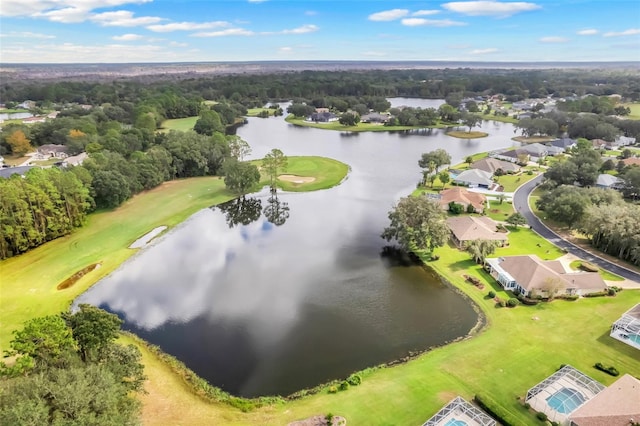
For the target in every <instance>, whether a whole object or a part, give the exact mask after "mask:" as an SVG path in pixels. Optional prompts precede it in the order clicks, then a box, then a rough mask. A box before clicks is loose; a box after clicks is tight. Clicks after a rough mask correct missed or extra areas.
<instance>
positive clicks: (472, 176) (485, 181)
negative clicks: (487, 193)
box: [453, 169, 493, 188]
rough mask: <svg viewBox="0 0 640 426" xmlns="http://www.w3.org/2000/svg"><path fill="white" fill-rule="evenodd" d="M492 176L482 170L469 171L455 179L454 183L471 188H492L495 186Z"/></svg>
mask: <svg viewBox="0 0 640 426" xmlns="http://www.w3.org/2000/svg"><path fill="white" fill-rule="evenodd" d="M491 177H492V174H491V173H489V172H485V171H484V170H480V169H469V170H465V171H463V172H462V173H460V174H459V175H458V176H455V177H454V178H453V183H455V184H457V185H464V186H468V187H469V188H490V187H491V186H492V185H493V180H492V179H491Z"/></svg>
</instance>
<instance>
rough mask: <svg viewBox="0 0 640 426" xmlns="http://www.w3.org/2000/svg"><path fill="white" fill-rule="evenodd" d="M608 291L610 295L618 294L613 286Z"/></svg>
mask: <svg viewBox="0 0 640 426" xmlns="http://www.w3.org/2000/svg"><path fill="white" fill-rule="evenodd" d="M607 293H608V294H609V296H615V295H616V291H615V290H614V289H613V288H610V289H609V290H607Z"/></svg>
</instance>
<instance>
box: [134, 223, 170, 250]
mask: <svg viewBox="0 0 640 426" xmlns="http://www.w3.org/2000/svg"><path fill="white" fill-rule="evenodd" d="M165 229H167V227H166V226H164V225H163V226H158V227H157V228H154V229H152V230H151V231H150V232H148V233H146V234H145V235H143V236H142V237H140V238H138V239H137V240H135V241H134V242H133V243H132V244H131V245H130V246H129V248H130V249H138V248H142V247H144V246H146V245H147V244H149V243H150V242H151V240H153V239H154V238H155V237H156V236H158V235H159V234H160V233H161V232H162V231H164V230H165Z"/></svg>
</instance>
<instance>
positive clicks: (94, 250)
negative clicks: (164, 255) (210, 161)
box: [0, 177, 233, 350]
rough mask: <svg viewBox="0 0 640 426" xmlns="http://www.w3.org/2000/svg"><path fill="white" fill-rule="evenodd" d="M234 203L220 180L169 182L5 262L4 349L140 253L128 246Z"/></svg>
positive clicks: (1, 266)
mask: <svg viewBox="0 0 640 426" xmlns="http://www.w3.org/2000/svg"><path fill="white" fill-rule="evenodd" d="M232 198H233V195H232V194H231V193H229V192H228V191H227V190H226V189H225V185H224V182H223V181H222V179H220V178H217V177H202V178H193V179H185V180H176V181H170V182H165V183H164V184H162V185H160V186H159V187H157V188H155V189H152V190H150V191H146V192H144V193H141V194H139V195H137V196H135V197H133V198H132V199H130V200H128V201H127V202H125V203H124V204H123V205H122V206H120V207H118V208H117V209H114V210H105V211H99V212H96V213H92V214H90V215H89V216H88V219H87V223H86V224H85V226H83V227H82V228H79V229H77V230H76V231H75V232H73V233H72V234H71V235H68V236H66V237H63V238H58V239H56V240H54V241H51V242H48V243H46V244H43V245H42V246H40V247H38V248H36V249H33V250H31V251H29V252H27V253H24V254H22V255H19V256H16V257H13V258H10V259H6V260H3V261H0V294H1V295H2V296H1V297H0V307H1V309H0V349H1V350H6V349H8V343H9V341H10V340H11V333H12V331H13V330H17V329H19V328H21V326H22V324H23V323H24V322H25V321H26V320H28V319H31V318H34V317H39V316H43V315H50V314H56V313H58V312H61V311H64V310H66V309H67V307H68V306H69V304H70V303H71V301H72V300H73V299H75V298H76V297H77V296H78V295H79V294H81V293H82V292H84V291H85V290H86V289H87V288H88V287H89V286H90V285H91V284H93V283H95V282H96V281H97V280H98V279H100V278H102V277H104V276H106V275H107V274H108V273H110V272H112V271H113V270H114V269H116V268H117V267H118V266H119V265H120V264H122V262H124V261H125V260H126V259H127V258H129V257H130V256H132V255H133V254H135V253H136V250H131V249H129V248H127V247H128V246H129V245H130V244H131V243H132V242H133V241H135V240H136V239H137V238H139V237H141V236H142V235H144V234H146V233H147V232H149V231H151V230H152V229H153V228H155V227H157V226H161V225H166V226H168V227H172V226H175V225H176V224H178V223H180V222H182V221H184V220H185V219H186V218H188V217H189V216H190V215H192V214H193V213H195V212H197V211H198V210H200V209H202V208H205V207H208V206H211V205H213V204H218V203H221V202H223V201H228V200H230V199H232ZM98 262H99V263H101V267H100V268H98V269H96V270H94V271H92V272H90V273H89V274H87V275H86V276H84V277H82V278H81V279H80V280H79V281H78V282H77V283H75V284H74V285H73V286H72V287H70V288H68V289H65V290H57V289H56V286H57V285H58V284H59V283H60V282H62V281H64V280H65V279H66V278H68V277H69V276H71V275H73V274H74V273H75V272H77V271H79V270H80V269H82V268H84V267H86V266H88V265H91V264H93V263H98Z"/></svg>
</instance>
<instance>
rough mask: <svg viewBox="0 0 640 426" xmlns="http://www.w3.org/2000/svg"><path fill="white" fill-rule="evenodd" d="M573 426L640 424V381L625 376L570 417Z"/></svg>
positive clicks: (628, 425) (626, 425) (624, 425)
mask: <svg viewBox="0 0 640 426" xmlns="http://www.w3.org/2000/svg"><path fill="white" fill-rule="evenodd" d="M569 420H570V421H571V422H570V425H571V426H601V425H603V426H604V425H606V426H630V425H633V424H638V422H640V380H638V379H636V378H635V377H633V376H631V375H629V374H625V375H624V376H622V377H620V378H619V379H618V380H616V381H615V382H613V384H612V385H611V386H609V387H607V388H605V389H604V390H602V391H601V392H599V393H598V394H597V395H596V396H594V397H593V398H591V399H590V400H588V401H587V402H585V403H584V404H583V405H581V406H580V407H578V409H577V410H576V411H574V412H573V413H571V414H570V415H569Z"/></svg>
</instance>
